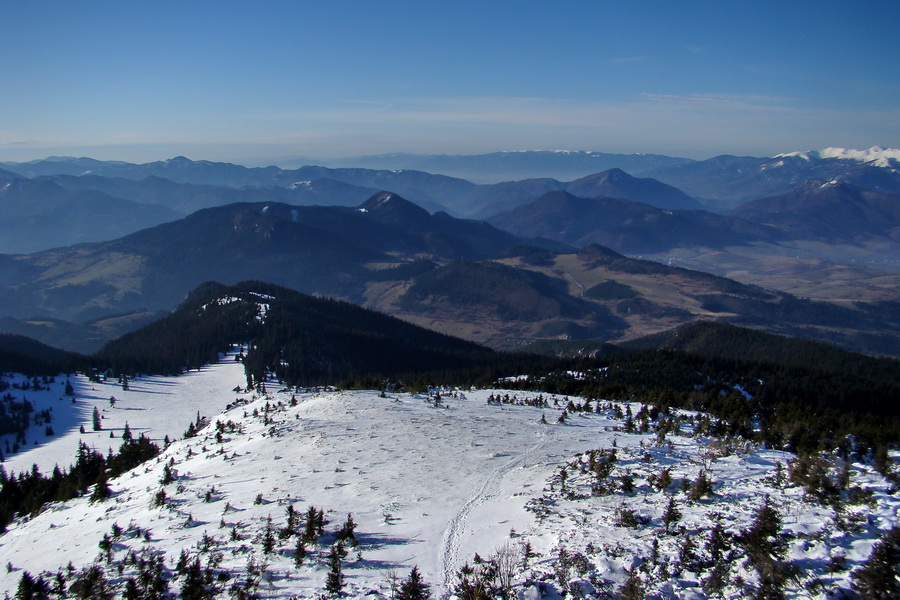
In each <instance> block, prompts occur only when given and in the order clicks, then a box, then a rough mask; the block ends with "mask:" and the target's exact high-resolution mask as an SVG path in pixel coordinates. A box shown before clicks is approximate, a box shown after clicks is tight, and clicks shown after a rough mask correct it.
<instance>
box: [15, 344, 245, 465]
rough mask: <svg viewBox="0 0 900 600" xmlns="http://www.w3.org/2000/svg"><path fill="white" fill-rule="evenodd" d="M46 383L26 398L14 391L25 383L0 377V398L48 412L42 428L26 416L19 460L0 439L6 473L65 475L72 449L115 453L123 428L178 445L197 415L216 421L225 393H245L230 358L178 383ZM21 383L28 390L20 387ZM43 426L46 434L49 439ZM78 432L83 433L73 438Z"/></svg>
mask: <svg viewBox="0 0 900 600" xmlns="http://www.w3.org/2000/svg"><path fill="white" fill-rule="evenodd" d="M53 379H54V380H53V381H52V382H51V381H47V383H43V382H40V387H42V388H43V389H40V390H34V389H22V388H23V387H29V386H30V384H31V382H32V380H31V379H29V378H26V377H23V376H21V375H18V376H17V375H11V374H10V375H7V376H5V377H3V380H4V381H5V382H6V383H7V384H8V385H9V386H10V387H9V389H7V390H6V391H4V392H3V393H4V394H9V395H11V396H12V397H13V398H15V401H16V402H21V401H23V400H28V402H30V403H31V404H32V406H33V407H34V411H33V413H34V414H37V413H40V412H42V411H45V410H49V413H50V415H51V420H50V422H49V423H45V422H43V421H41V423H40V424H36V423H35V419H34V417H33V416H32V424H31V427H30V428H29V429H28V431H26V433H25V444H23V445H22V451H20V452H17V453H12V452H11V450H12V448H13V445H14V444H15V442H16V436H14V435H11V434H8V435H2V436H0V444H2V446H0V449H2V450H3V453H4V456H5V457H6V460H5V461H4V463H3V467H4V468H5V469H6V471H7V473H19V472H21V471H25V470H29V469H31V466H32V465H34V464H36V465H37V466H38V468H40V470H41V472H43V473H49V472H50V471H51V470H52V469H53V467H54V466H55V465H59V466H60V467H61V468H67V467H69V466H70V465H71V464H72V462H73V461H74V458H75V453H76V451H77V450H78V444H79V442H84V443H86V444H87V445H88V446H89V447H91V448H93V449H94V450H96V451H98V452H101V453H103V454H106V453H107V452H108V451H109V450H110V449H112V450H117V449H118V448H119V446H120V445H121V443H122V433H123V432H124V430H125V425H126V424H128V427H129V429H130V430H131V431H132V432H133V433H134V435H135V436H139V435H141V434H143V435H145V436H147V437H148V438H150V439H152V440H154V441H157V442H160V441H162V440H163V439H164V438H165V437H166V436H168V437H169V438H170V439H177V438H180V437H181V436H182V434H183V433H184V431H185V429H186V428H187V426H188V425H189V424H190V423H191V422H193V421H195V420H196V418H197V413H198V412H199V413H201V416H207V417H211V416H215V415H217V414H218V413H219V412H220V411H222V410H223V409H224V408H225V406H226V405H227V404H228V403H229V402H231V401H232V400H234V398H233V395H234V392H232V389H233V388H234V387H236V386H242V385H246V380H245V377H244V367H243V365H242V364H241V363H239V362H236V361H235V360H234V355H228V356H225V357H223V359H222V361H221V362H219V363H218V364H215V365H209V366H206V367H204V368H203V369H201V370H200V371H190V372H188V373H186V374H184V375H182V376H180V377H142V378H138V379H135V380H129V381H128V383H127V385H126V386H123V385H122V383H121V382H120V381H118V380H117V379H115V378H114V379H109V380H107V381H104V382H102V383H98V382H93V381H90V380H89V379H88V378H87V377H85V376H84V375H82V374H73V375H72V376H71V377H70V378H68V379H67V378H66V376H65V375H60V376H58V377H55V378H53ZM67 381H69V382H71V384H72V391H73V392H74V394H73V395H72V396H69V395H67V394H66V382H67ZM26 382H28V384H29V386H23V384H24V383H26ZM123 387H127V389H123ZM112 399H114V401H113V400H112ZM95 407H96V408H97V410H98V411H99V413H100V416H101V425H102V429H101V430H100V431H94V429H93V422H92V421H93V419H92V417H93V411H94V408H95ZM48 425H49V426H50V428H51V430H52V433H51V434H49V435H48V430H47V426H48ZM81 427H84V430H85V433H80V428H81ZM110 434H112V435H113V436H115V437H110ZM26 450H27V451H26Z"/></svg>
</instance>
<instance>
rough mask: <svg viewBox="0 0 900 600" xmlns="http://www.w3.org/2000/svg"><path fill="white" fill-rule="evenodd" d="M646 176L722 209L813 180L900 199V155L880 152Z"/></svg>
mask: <svg viewBox="0 0 900 600" xmlns="http://www.w3.org/2000/svg"><path fill="white" fill-rule="evenodd" d="M647 176H649V177H653V178H656V179H659V180H660V181H663V182H665V183H668V184H669V185H673V186H675V187H677V188H678V189H680V190H683V191H684V192H685V193H687V194H689V195H690V196H692V197H694V198H698V199H702V200H705V201H709V202H711V203H712V205H713V206H714V207H718V208H720V209H731V208H735V207H736V206H737V205H739V204H741V203H743V202H747V201H749V200H755V199H757V198H765V197H769V196H776V195H780V194H784V193H787V192H788V191H790V190H791V189H792V188H794V187H796V186H798V185H800V184H802V183H804V182H805V181H807V180H810V179H814V180H819V181H831V180H833V179H840V180H842V181H844V182H846V183H850V184H853V185H856V186H859V187H863V188H867V189H871V190H874V191H877V192H884V193H890V194H900V151H898V150H894V149H887V150H885V149H882V148H877V147H876V148H872V149H870V150H868V151H859V150H845V149H841V148H829V149H826V150H822V151H821V152H812V151H811V152H789V153H785V154H779V155H776V156H774V157H771V158H754V157H739V156H717V157H714V158H710V159H708V160H703V161H696V162H692V163H685V164H681V165H675V166H672V167H663V168H660V169H654V170H653V171H651V172H649V173H647Z"/></svg>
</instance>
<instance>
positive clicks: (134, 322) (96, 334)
mask: <svg viewBox="0 0 900 600" xmlns="http://www.w3.org/2000/svg"><path fill="white" fill-rule="evenodd" d="M166 314H167V312H166V311H157V312H150V311H135V312H130V313H123V314H113V315H109V316H104V317H99V318H96V319H92V320H89V321H85V322H83V323H72V322H69V321H63V320H61V319H52V318H48V317H32V318H26V319H16V318H13V317H0V331H3V332H6V333H10V334H17V335H21V336H27V337H29V338H33V339H35V340H37V341H39V342H42V343H44V344H47V345H48V346H53V347H55V348H64V349H66V350H69V351H72V352H78V353H81V354H93V353H94V352H96V351H97V350H99V349H100V347H101V346H103V344H105V343H106V342H108V341H109V340H111V339H115V338H117V337H119V336H121V335H124V334H125V333H128V332H129V331H133V330H134V329H137V328H138V327H142V326H144V325H146V324H148V323H152V322H153V321H155V320H157V319H159V318H161V317H164V316H165V315H166Z"/></svg>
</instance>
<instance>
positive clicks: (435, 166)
mask: <svg viewBox="0 0 900 600" xmlns="http://www.w3.org/2000/svg"><path fill="white" fill-rule="evenodd" d="M324 162H325V163H326V164H328V165H329V166H333V167H342V166H356V167H366V168H370V169H415V170H419V171H428V172H429V173H443V174H445V175H450V176H452V177H461V178H463V179H468V180H470V181H473V182H476V183H483V184H490V183H499V182H502V181H510V180H516V179H535V178H554V179H560V180H572V179H580V178H581V177H585V176H587V175H591V174H593V173H598V172H600V171H606V170H609V169H613V168H619V169H622V170H624V171H627V172H629V173H637V174H640V173H645V172H648V171H651V170H653V169H659V168H663V167H668V166H675V165H678V164H685V163H689V162H691V160H690V159H687V158H677V157H670V156H663V155H659V154H613V153H606V152H591V151H581V150H523V151H514V152H492V153H489V154H475V155H446V154H441V155H437V154H430V155H422V154H404V153H398V154H380V155H370V156H356V157H351V158H344V159H340V160H331V161H324Z"/></svg>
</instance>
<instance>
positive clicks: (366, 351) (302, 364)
mask: <svg viewBox="0 0 900 600" xmlns="http://www.w3.org/2000/svg"><path fill="white" fill-rule="evenodd" d="M233 340H241V341H243V342H249V343H250V346H249V348H248V350H247V352H246V355H245V356H244V357H243V363H244V366H245V369H246V371H247V379H248V382H251V383H252V382H261V381H265V380H266V378H267V375H268V374H270V373H271V374H273V375H275V376H276V377H277V378H278V379H279V380H280V381H285V382H290V383H291V384H293V385H322V384H328V383H336V382H340V381H343V380H348V379H366V378H377V379H384V378H387V377H398V376H403V375H408V374H412V373H425V372H428V371H437V370H442V369H460V368H471V367H474V366H478V365H481V364H486V363H488V362H490V361H493V362H498V361H499V358H500V357H498V355H497V354H496V353H494V352H493V351H492V350H489V349H488V348H485V347H483V346H479V345H477V344H474V343H472V342H467V341H464V340H461V339H458V338H453V337H450V336H447V335H443V334H440V333H435V332H434V331H429V330H427V329H423V328H421V327H417V326H415V325H411V324H409V323H406V322H404V321H401V320H399V319H396V318H394V317H390V316H387V315H384V314H380V313H377V312H374V311H371V310H367V309H365V308H361V307H359V306H356V305H353V304H349V303H347V302H342V301H338V300H332V299H327V298H316V297H313V296H308V295H305V294H301V293H299V292H295V291H293V290H290V289H287V288H283V287H280V286H275V285H271V284H266V283H261V282H241V283H238V284H237V285H233V286H227V287H226V286H222V285H219V284H212V283H207V284H205V285H203V286H201V287H200V288H198V289H197V290H194V291H193V292H192V293H191V294H190V296H189V297H188V300H187V301H185V302H184V303H183V304H182V305H181V306H180V307H179V308H178V310H176V311H175V312H173V313H172V314H170V315H168V316H167V317H165V318H163V319H160V320H159V321H156V322H154V323H151V324H149V325H147V326H145V327H143V328H141V329H139V330H137V331H134V332H132V333H129V334H126V335H125V336H123V337H121V338H118V339H116V340H114V341H112V342H110V343H109V344H107V345H106V346H104V347H103V348H102V349H101V350H100V351H99V352H98V353H97V355H96V357H97V358H98V359H100V360H101V361H105V362H108V364H110V365H111V366H112V367H113V369H114V370H115V371H116V372H123V371H124V372H128V373H135V372H150V373H180V372H181V371H182V370H183V369H184V368H199V367H202V366H203V365H204V364H206V363H207V362H209V361H210V359H211V358H212V359H213V360H214V359H215V357H216V356H217V355H218V353H219V352H224V351H225V350H227V349H229V348H230V346H231V343H232V341H233Z"/></svg>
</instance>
